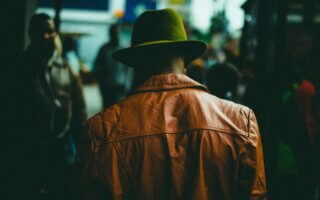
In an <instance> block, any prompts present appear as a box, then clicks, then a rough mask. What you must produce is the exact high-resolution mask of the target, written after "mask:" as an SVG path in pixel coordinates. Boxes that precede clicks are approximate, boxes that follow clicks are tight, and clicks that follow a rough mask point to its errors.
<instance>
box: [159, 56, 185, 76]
mask: <svg viewBox="0 0 320 200" xmlns="http://www.w3.org/2000/svg"><path fill="white" fill-rule="evenodd" d="M153 67H154V69H155V70H154V72H153V75H156V74H186V69H185V67H184V60H183V58H182V57H177V58H173V59H171V61H170V62H168V63H167V64H163V63H155V64H154V66H153Z"/></svg>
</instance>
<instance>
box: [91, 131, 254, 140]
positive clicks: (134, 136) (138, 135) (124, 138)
mask: <svg viewBox="0 0 320 200" xmlns="http://www.w3.org/2000/svg"><path fill="white" fill-rule="evenodd" d="M194 130H211V131H217V132H219V133H224V134H235V135H238V136H245V137H247V136H248V135H247V134H241V133H236V132H230V131H225V130H219V129H209V128H195V129H186V130H181V131H176V132H167V133H165V132H154V133H143V134H135V135H132V136H128V137H123V138H118V139H111V140H110V139H109V140H107V139H106V138H102V139H99V138H95V139H94V140H95V142H98V143H100V142H101V143H103V144H106V143H114V142H120V141H125V140H130V139H136V138H140V137H148V136H153V135H166V134H181V132H187V131H194Z"/></svg>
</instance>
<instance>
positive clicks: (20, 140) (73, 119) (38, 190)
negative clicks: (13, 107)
mask: <svg viewBox="0 0 320 200" xmlns="http://www.w3.org/2000/svg"><path fill="white" fill-rule="evenodd" d="M29 36H30V39H31V44H30V46H29V47H28V48H27V50H26V51H25V52H24V55H23V57H22V59H21V64H20V66H19V84H20V86H19V90H20V96H19V100H20V104H19V105H18V106H19V113H17V123H18V124H17V126H19V127H18V128H17V129H19V131H18V132H19V135H17V136H16V138H17V139H16V143H17V148H16V151H17V152H16V154H15V155H16V159H17V160H16V161H15V165H14V169H15V170H14V172H15V174H14V175H13V179H12V183H11V184H14V186H15V191H14V192H13V193H11V195H12V199H57V200H58V199H59V200H63V199H66V198H67V184H68V180H69V177H70V175H71V168H72V165H73V161H74V156H75V145H74V139H76V138H77V137H78V134H79V132H80V129H81V126H82V125H83V124H84V122H85V121H86V118H87V115H86V109H85V102H84V98H83V94H82V86H81V82H80V80H79V78H77V76H75V75H74V74H73V73H72V71H71V69H70V67H69V66H68V65H67V63H66V62H65V61H64V60H63V59H62V45H61V41H60V38H59V36H58V34H57V32H56V30H55V24H54V22H53V20H52V19H51V18H50V17H49V16H48V15H46V14H36V15H34V16H33V17H32V19H31V21H30V24H29Z"/></svg>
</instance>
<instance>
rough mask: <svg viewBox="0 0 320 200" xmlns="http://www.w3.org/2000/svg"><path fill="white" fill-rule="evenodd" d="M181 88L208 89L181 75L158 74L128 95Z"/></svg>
mask: <svg viewBox="0 0 320 200" xmlns="http://www.w3.org/2000/svg"><path fill="white" fill-rule="evenodd" d="M183 88H198V89H202V90H204V91H206V92H208V89H207V88H206V87H205V86H203V85H201V84H200V83H198V82H196V81H194V80H192V79H191V78H189V77H188V76H186V75H183V74H160V75H154V76H151V77H150V78H149V79H148V80H147V81H146V82H145V83H144V84H143V85H141V86H139V87H138V88H137V89H136V90H134V91H133V92H131V93H130V94H129V96H130V95H132V94H136V93H141V92H151V91H164V90H174V89H183Z"/></svg>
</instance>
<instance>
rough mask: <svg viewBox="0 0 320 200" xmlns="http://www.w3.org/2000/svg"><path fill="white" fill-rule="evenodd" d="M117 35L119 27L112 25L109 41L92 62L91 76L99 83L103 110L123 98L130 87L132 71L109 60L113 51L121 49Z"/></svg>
mask: <svg viewBox="0 0 320 200" xmlns="http://www.w3.org/2000/svg"><path fill="white" fill-rule="evenodd" d="M119 35H120V25H119V24H112V25H111V26H110V29H109V38H110V41H109V42H108V43H106V44H104V45H103V46H102V47H101V48H100V50H99V52H98V55H97V57H96V59H95V62H94V69H93V74H94V76H95V78H96V79H97V80H98V83H99V88H100V92H101V95H102V100H103V107H104V108H107V107H109V106H111V105H112V104H114V103H116V102H117V101H119V100H121V99H122V98H124V97H125V95H126V94H127V92H128V91H129V89H130V87H131V79H132V73H133V72H132V70H131V69H129V68H128V67H127V66H125V65H123V64H121V63H119V62H116V61H114V60H113V59H112V58H111V54H112V53H113V52H114V51H116V50H118V49H120V48H122V47H121V45H120V41H119Z"/></svg>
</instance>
